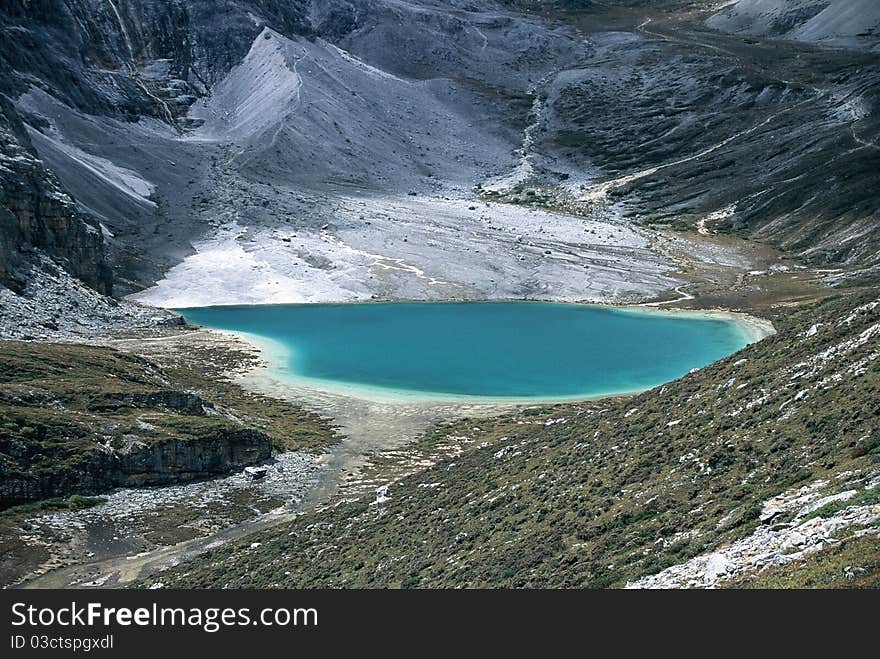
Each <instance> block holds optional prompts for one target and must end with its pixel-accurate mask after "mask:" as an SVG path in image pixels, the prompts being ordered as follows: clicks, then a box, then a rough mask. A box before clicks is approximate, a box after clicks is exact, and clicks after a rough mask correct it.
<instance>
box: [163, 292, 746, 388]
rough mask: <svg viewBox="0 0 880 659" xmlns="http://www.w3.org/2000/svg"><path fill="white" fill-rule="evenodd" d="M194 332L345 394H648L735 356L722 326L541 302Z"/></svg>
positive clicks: (351, 310) (282, 316) (248, 316)
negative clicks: (238, 341)
mask: <svg viewBox="0 0 880 659" xmlns="http://www.w3.org/2000/svg"><path fill="white" fill-rule="evenodd" d="M178 311H180V312H181V313H182V314H183V315H184V317H185V318H186V319H187V320H188V321H190V322H192V323H196V324H199V325H205V326H208V327H213V328H216V329H224V330H233V331H239V332H247V333H250V334H255V335H258V336H261V337H265V338H268V339H272V340H273V341H276V342H278V343H280V344H282V345H284V346H285V347H286V348H287V349H288V350H289V351H290V357H289V360H290V363H287V364H280V365H279V366H281V367H282V370H287V371H288V372H290V373H292V374H294V375H295V376H298V377H305V378H316V379H319V380H325V381H332V382H336V383H339V384H344V385H367V386H371V387H381V388H384V389H391V390H396V391H398V392H400V391H404V392H419V393H434V394H453V395H467V396H488V397H513V398H547V399H552V398H570V397H589V396H596V395H601V394H609V393H622V392H632V391H638V390H643V389H648V388H651V387H653V386H656V385H659V384H661V383H663V382H668V381H670V380H674V379H675V378H677V377H679V376H681V375H684V374H685V373H687V372H688V371H689V370H690V369H692V368H695V367H702V366H706V365H707V364H710V363H712V362H714V361H716V360H718V359H721V358H722V357H726V356H727V355H730V354H731V353H733V352H736V351H737V350H739V349H740V348H742V347H743V346H744V345H746V343H747V341H748V339H747V336H746V333H745V331H744V330H743V328H742V327H741V326H740V325H738V324H737V323H734V322H732V321H728V320H725V319H720V318H709V317H694V316H684V315H680V314H678V315H677V314H671V313H648V312H636V311H629V310H622V309H610V308H607V307H599V306H589V305H574V304H553V303H543V302H474V303H467V302H464V303H453V302H450V303H446V302H443V303H435V302H429V303H419V302H389V303H370V304H290V305H263V306H221V307H198V308H190V309H180V310H178Z"/></svg>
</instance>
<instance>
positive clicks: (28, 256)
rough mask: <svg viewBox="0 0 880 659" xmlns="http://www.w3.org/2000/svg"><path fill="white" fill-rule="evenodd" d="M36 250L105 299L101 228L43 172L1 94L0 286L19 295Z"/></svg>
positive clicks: (107, 277)
mask: <svg viewBox="0 0 880 659" xmlns="http://www.w3.org/2000/svg"><path fill="white" fill-rule="evenodd" d="M35 249H37V250H41V251H42V252H44V253H45V254H47V255H48V256H50V257H51V258H52V259H53V260H55V261H56V262H57V263H58V264H59V265H61V266H62V267H63V268H64V269H65V270H67V271H68V272H69V273H71V274H72V275H74V276H75V277H77V278H79V279H81V280H82V281H83V282H85V283H86V284H88V285H89V286H91V287H92V288H94V289H95V290H97V291H99V292H101V293H104V294H110V292H111V290H112V279H111V270H110V267H109V265H108V264H107V262H106V259H105V255H104V240H103V237H102V235H101V230H100V227H99V226H98V225H97V224H96V223H94V222H92V221H90V220H89V219H87V218H86V217H85V216H83V215H82V214H81V213H80V212H79V211H78V210H77V208H76V206H75V204H74V202H73V200H72V199H71V198H70V197H69V196H68V195H67V194H65V193H64V192H63V191H62V190H61V188H60V186H59V185H58V183H57V181H56V180H55V179H54V177H53V176H52V175H51V174H50V173H49V172H48V171H47V170H46V169H45V168H44V167H43V164H42V163H41V162H40V161H39V159H38V158H37V156H36V154H35V153H34V150H33V147H32V146H31V143H30V140H29V139H28V136H27V133H26V131H25V129H24V126H23V124H22V122H21V120H20V118H19V116H18V114H17V113H16V111H15V109H14V108H13V107H12V104H11V103H10V102H9V100H8V99H6V98H5V97H3V96H2V95H0V283H2V284H3V285H5V286H7V287H9V288H12V289H13V290H22V289H23V288H24V286H25V284H26V283H27V281H28V280H29V278H30V270H31V268H32V267H33V266H34V258H33V256H32V252H33V250H35Z"/></svg>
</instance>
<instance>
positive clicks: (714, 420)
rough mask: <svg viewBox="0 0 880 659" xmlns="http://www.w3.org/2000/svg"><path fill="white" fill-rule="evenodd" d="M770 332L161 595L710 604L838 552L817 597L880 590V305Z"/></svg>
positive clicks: (473, 430)
mask: <svg viewBox="0 0 880 659" xmlns="http://www.w3.org/2000/svg"><path fill="white" fill-rule="evenodd" d="M775 320H776V322H777V323H778V325H779V328H780V332H779V334H778V335H776V336H774V337H771V338H768V339H765V340H764V341H762V342H760V343H757V344H754V345H752V346H749V347H748V348H746V349H744V350H742V351H741V352H739V353H737V354H735V355H733V356H731V357H729V358H727V359H725V360H723V361H721V362H718V363H717V364H714V365H712V366H710V367H707V368H705V369H703V370H701V371H698V372H695V373H693V374H691V375H688V376H686V377H684V378H682V379H681V380H678V381H676V382H673V383H670V384H668V385H665V386H663V387H660V388H658V389H654V390H652V391H649V392H646V393H644V394H641V395H639V396H636V397H634V398H631V399H627V400H623V401H620V402H613V401H606V402H597V403H583V404H577V405H566V406H557V407H556V408H553V409H551V410H548V411H547V412H545V413H544V414H543V415H534V414H532V415H518V416H513V417H507V418H500V419H497V420H494V421H486V420H480V421H474V420H471V421H467V420H466V421H463V422H458V423H453V424H448V425H447V426H445V427H440V428H438V429H437V430H436V431H434V432H433V433H432V434H429V435H428V436H426V437H425V438H424V440H423V442H422V444H421V450H422V451H423V452H424V455H425V456H429V455H433V456H434V459H435V460H438V461H437V463H436V464H435V465H434V466H433V467H431V468H429V469H427V470H425V471H423V472H420V473H417V474H416V475H414V476H411V477H409V478H406V479H404V480H403V481H401V482H398V483H394V484H392V485H391V486H390V487H383V488H380V490H379V492H378V493H377V495H376V498H375V500H373V501H362V502H356V503H352V504H348V505H342V506H338V507H336V508H334V509H332V510H325V511H322V512H321V513H320V514H318V515H308V516H305V517H303V518H301V519H299V520H298V521H297V522H295V523H293V524H290V525H288V526H286V527H279V528H275V529H272V530H270V531H267V532H265V533H262V534H257V535H255V536H252V537H249V538H248V539H247V542H244V543H241V544H237V545H233V546H230V547H228V548H223V549H220V550H218V551H215V552H212V553H209V554H206V555H205V556H203V557H200V558H198V559H196V560H194V561H192V562H191V563H188V564H185V565H182V566H180V567H179V568H176V569H174V570H172V571H170V572H169V573H165V574H161V575H157V576H156V577H155V578H154V579H153V580H152V581H151V582H150V583H153V582H156V581H158V582H161V583H163V584H165V585H166V586H201V587H208V586H210V587H253V586H261V587H262V586H276V587H310V586H322V587H343V586H366V587H386V586H403V587H413V586H421V587H431V586H468V587H475V586H502V587H505V586H508V587H546V586H557V587H559V586H562V587H608V586H624V585H626V584H627V583H630V584H633V585H640V586H657V585H660V586H694V585H697V586H706V585H709V586H712V585H716V584H718V585H723V584H724V583H725V582H726V581H728V580H730V579H732V578H746V577H751V576H752V575H753V574H755V573H757V571H758V570H760V569H761V568H766V567H771V566H777V570H776V575H777V578H779V571H780V569H782V568H786V574H787V575H788V576H789V577H792V579H793V583H795V584H797V581H796V576H797V574H798V570H799V569H800V567H801V566H802V565H803V564H804V561H805V560H807V559H809V558H810V557H812V556H813V555H815V554H817V553H818V552H820V551H822V550H824V549H829V548H831V549H832V550H833V552H832V553H830V554H828V555H826V557H827V556H832V555H837V556H844V557H845V558H843V559H841V560H852V561H860V562H855V563H852V564H849V565H848V566H847V565H841V566H840V567H839V570H837V571H836V572H835V573H833V574H831V575H830V577H831V578H830V579H828V580H827V581H826V582H825V583H824V584H823V585H849V581H848V579H849V577H847V576H846V574H845V572H844V569H843V568H844V567H848V569H849V573H852V574H856V573H857V574H858V576H859V579H860V580H861V582H862V583H863V584H865V585H868V584H873V585H876V584H877V579H878V577H880V572H878V571H877V560H876V558H877V549H878V547H880V542H878V541H880V487H878V486H880V453H878V451H880V434H878V427H880V426H878V418H880V416H878V415H880V408H878V400H880V396H878V393H880V392H878V386H880V361H878V358H880V349H878V341H877V337H878V333H880V299H878V298H877V292H876V291H873V292H870V293H866V294H862V295H858V296H847V297H843V298H838V299H829V300H827V301H825V302H822V303H820V304H817V305H814V306H812V307H809V308H805V309H801V310H798V311H797V312H785V313H780V314H779V316H778V317H777V318H776V319H775ZM864 542H867V543H868V548H867V549H865V548H864ZM853 543H855V544H857V545H859V546H861V547H862V548H863V549H862V552H861V553H860V554H859V553H857V555H856V557H853V554H852V553H851V552H849V553H848V551H849V550H848V549H846V548H847V547H850V546H852V545H853ZM673 566H674V567H673ZM868 568H870V570H871V572H867V570H868ZM853 570H856V572H853ZM803 574H804V577H803V578H804V579H806V578H807V575H808V574H812V573H810V572H804V573H803ZM648 575H653V576H650V577H649V576H648ZM638 579H642V581H637V580H638ZM804 583H805V582H804V581H802V582H801V584H802V585H803V584H804ZM813 585H819V584H813Z"/></svg>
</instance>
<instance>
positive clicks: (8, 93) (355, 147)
mask: <svg viewBox="0 0 880 659" xmlns="http://www.w3.org/2000/svg"><path fill="white" fill-rule="evenodd" d="M720 4H721V3H717V4H713V3H710V4H709V5H706V3H697V2H685V1H680V2H672V1H671V0H670V1H664V2H661V3H645V2H640V1H636V0H631V1H624V0H621V1H620V2H614V3H607V2H603V3H594V2H553V3H532V2H505V3H495V2H490V1H488V0H481V1H480V2H476V3H474V2H469V3H464V2H454V3H448V2H445V3H439V2H433V1H431V0H419V1H411V2H398V1H391V0H383V1H379V2H367V1H366V0H349V1H346V2H329V1H328V0H311V1H305V0H303V1H301V2H249V1H238V2H231V1H230V2H222V3H214V2H202V1H201V0H187V1H183V0H142V1H139V2H131V1H129V0H116V1H114V2H97V1H96V0H41V2H28V3H24V2H18V1H15V2H11V3H8V4H7V5H6V6H4V8H3V10H2V12H0V25H2V30H0V34H2V38H3V40H4V42H3V45H4V48H3V49H2V55H0V58H2V66H3V68H2V73H0V78H2V82H0V85H2V86H0V90H2V93H3V95H4V97H5V98H6V99H7V100H6V101H5V104H4V106H3V107H4V115H5V116H6V117H7V120H6V121H7V124H8V125H9V126H12V127H15V126H18V128H16V129H15V131H12V132H15V135H16V136H15V138H14V139H12V138H11V137H8V136H7V137H5V138H4V144H5V145H6V146H4V149H8V150H9V153H10V154H11V155H10V156H9V158H15V157H17V156H15V153H16V149H18V147H16V146H15V145H16V144H21V145H23V146H22V147H21V148H24V149H25V150H26V151H27V152H28V153H30V154H31V157H32V158H34V157H38V158H39V160H40V161H41V163H42V165H41V167H44V168H45V169H48V170H50V171H51V172H53V173H54V175H55V176H56V177H57V179H58V181H59V182H60V184H61V185H62V186H63V190H64V191H65V192H66V193H67V194H68V195H69V196H70V197H71V198H72V199H73V200H75V211H76V216H77V217H78V218H79V219H78V220H76V221H71V226H74V227H76V226H81V225H83V223H85V225H88V226H92V227H96V226H98V227H100V229H101V230H100V235H99V236H97V237H93V238H91V240H93V241H102V242H103V247H101V246H100V245H97V244H96V245H95V246H93V247H92V248H90V249H93V251H95V254H91V253H86V252H84V251H83V249H84V247H83V246H78V245H77V240H78V239H77V238H76V237H73V236H72V237H71V238H70V240H68V239H67V238H63V239H61V240H60V241H59V242H62V243H64V244H65V245H68V244H70V247H69V249H70V250H73V251H76V250H79V251H78V252H77V255H78V257H79V258H75V259H74V261H78V262H77V263H74V262H73V261H69V259H68V271H69V272H70V273H71V274H73V275H74V276H75V277H80V278H82V279H84V280H85V281H86V282H87V283H89V284H90V285H97V286H99V288H101V289H102V291H106V288H107V280H108V276H109V275H108V273H107V270H106V267H105V266H104V265H102V264H103V263H106V264H107V265H108V266H112V272H113V275H112V278H113V283H114V286H115V288H114V290H115V292H116V294H117V295H119V296H122V295H126V294H129V293H133V292H137V291H140V290H142V289H144V288H145V287H147V288H148V290H147V291H146V292H145V293H144V294H143V295H142V296H141V298H140V299H142V300H144V301H146V302H149V303H153V304H163V305H170V304H203V303H218V302H219V303H223V302H261V301H262V302H268V301H275V302H278V301H307V300H356V299H369V298H371V297H373V296H375V297H392V298H394V297H403V298H425V299H435V298H448V297H473V298H485V297H522V296H527V297H549V298H553V297H559V298H561V299H588V300H605V301H627V300H635V299H639V298H645V297H651V296H656V295H658V294H660V293H662V291H663V290H668V289H671V288H673V287H675V286H676V285H679V284H680V283H681V280H679V279H676V278H675V277H674V276H673V275H672V273H673V272H674V270H675V268H676V265H677V264H676V263H674V262H672V261H671V260H669V259H668V258H666V257H665V256H663V255H658V254H656V253H652V252H651V247H650V246H651V243H652V234H651V230H650V229H649V228H647V227H654V228H656V227H672V228H682V227H691V228H700V230H701V231H705V232H713V231H720V232H734V233H738V234H740V235H747V236H751V237H756V238H758V239H760V240H765V241H768V242H771V243H772V244H774V245H777V246H779V247H781V248H783V249H785V250H787V251H789V252H791V253H793V254H795V255H797V256H799V257H801V258H802V259H804V260H805V261H806V262H808V263H809V264H811V265H813V266H814V267H816V268H821V269H823V270H828V271H833V272H826V273H824V274H825V275H826V276H827V277H828V278H829V280H830V281H831V283H839V282H841V281H856V282H859V281H860V282H866V281H872V280H873V279H874V278H876V271H877V268H878V263H877V261H876V258H877V253H878V251H880V250H878V249H877V247H878V245H877V244H876V242H875V240H874V239H875V237H876V235H877V232H876V231H873V230H872V229H873V228H875V227H876V223H877V212H878V208H877V200H876V198H875V197H874V195H872V194H871V190H873V189H874V188H875V187H876V184H877V181H876V180H875V179H874V177H875V176H876V172H877V171H880V170H878V168H877V166H876V165H877V162H878V158H880V154H878V149H877V146H876V145H875V143H874V141H873V140H874V137H873V136H874V135H875V134H876V132H877V125H876V113H875V112H874V106H875V105H876V94H877V86H876V81H877V79H878V63H877V61H876V55H875V54H872V53H870V52H866V50H867V51H869V50H870V49H861V50H859V49H847V48H843V49H837V50H833V51H832V50H826V49H820V48H817V47H816V46H814V45H812V43H810V44H807V43H799V42H796V41H780V40H779V39H777V37H779V36H783V37H787V36H790V35H788V34H787V33H785V34H783V33H782V32H780V31H779V30H776V31H772V30H771V31H766V34H764V32H760V31H758V32H755V30H751V32H755V34H756V35H757V36H748V37H743V36H741V34H740V32H741V30H739V28H737V29H736V30H734V29H733V28H732V27H730V26H728V25H727V24H726V23H725V25H720V24H719V25H716V23H719V21H722V19H723V18H724V17H725V16H732V15H733V13H736V15H740V14H742V15H745V14H749V15H752V14H754V11H753V10H755V11H757V10H756V9H755V8H756V7H758V5H759V4H760V3H745V2H741V3H738V4H737V5H733V6H730V7H726V8H723V9H721V8H720ZM771 4H773V3H771ZM800 4H803V3H800ZM800 4H799V3H798V2H796V1H795V0H788V1H787V2H786V3H780V2H776V3H775V4H773V7H777V6H779V7H783V8H784V9H785V12H788V13H791V12H795V13H797V11H800V10H797V11H795V10H796V9H797V7H800ZM815 4H817V6H818V5H820V4H821V5H823V6H826V5H827V7H825V9H823V10H822V11H821V12H820V13H819V14H816V16H817V17H822V16H824V17H825V18H823V19H822V20H823V21H824V23H823V24H825V23H827V24H829V25H830V24H833V25H838V24H839V25H843V24H844V23H846V24H847V25H849V24H850V23H852V12H851V11H849V10H848V9H847V10H846V11H844V9H842V8H841V7H839V6H838V5H839V4H840V3H815ZM792 8H794V9H792ZM719 10H720V13H719ZM789 10H791V12H790V11H789ZM523 11H526V12H531V13H522V12H523ZM763 11H764V10H763V9H761V12H763ZM768 11H769V10H768ZM772 11H773V12H776V9H773V10H772ZM780 11H782V10H781V9H780ZM750 12H751V13H750ZM761 12H758V13H759V14H761ZM765 13H766V12H765ZM771 13H772V12H771ZM788 13H786V16H787V15H788ZM801 13H802V12H801ZM774 15H775V14H774ZM798 15H800V14H798ZM860 15H864V16H867V18H865V20H868V19H870V16H871V15H866V14H864V13H862V14H860ZM761 16H763V14H761ZM828 17H832V18H833V17H840V20H836V19H835V20H834V21H831V20H830V19H828ZM847 17H849V18H847ZM706 19H708V20H709V25H710V26H712V27H706V26H705V25H704V22H705V20H706ZM826 19H828V20H826ZM844 19H846V20H844ZM725 20H726V19H725ZM731 20H732V19H731ZM755 20H758V19H755ZM761 20H765V19H761ZM766 20H769V19H766ZM766 20H765V22H766ZM774 20H775V19H774ZM810 20H812V19H810ZM722 22H723V21H722ZM868 22H870V21H869V20H868ZM737 25H739V24H737ZM866 25H867V23H866ZM716 27H717V28H718V29H724V30H728V31H732V32H733V33H732V34H729V35H728V34H724V33H722V32H718V31H717V30H716V29H715V28H716ZM829 29H830V28H829ZM834 29H835V30H843V28H842V27H835V28H834ZM866 29H868V28H866ZM759 32H760V34H759ZM866 38H867V37H866ZM823 43H824V42H823ZM843 45H844V46H846V44H843ZM22 126H23V127H24V132H22V129H21V127H22ZM16 131H17V132H16ZM12 132H10V131H7V134H9V135H12ZM31 147H33V148H31ZM4 152H5V151H4ZM754 154H762V155H761V157H759V158H755V157H754ZM827 163H833V168H831V169H830V170H829V169H827V168H825V167H823V165H825V164H827ZM41 171H42V170H41ZM41 176H43V174H41ZM16 177H17V178H16V180H21V179H22V178H23V177H24V175H23V174H21V173H19V174H16ZM472 189H476V190H477V192H478V193H479V195H480V196H482V198H483V200H484V201H485V202H486V203H482V204H480V203H475V202H476V198H475V196H474V194H473V192H472ZM498 201H503V202H515V203H516V204H518V205H519V207H520V208H521V209H522V212H521V213H520V215H519V216H518V217H517V218H516V219H513V218H509V216H508V214H509V213H510V211H507V210H503V209H502V207H500V206H499V205H498V204H497V203H495V202H498ZM8 203H13V202H8ZM413 203H415V204H421V205H422V206H423V207H424V208H425V209H429V210H427V211H426V212H425V213H419V214H418V215H417V216H416V217H415V218H414V220H415V221H409V219H408V218H403V219H401V218H400V217H399V216H400V215H401V210H400V209H401V206H409V205H412V204H413ZM438 206H442V210H441V209H440V208H438ZM547 208H554V209H562V210H564V211H565V212H566V213H574V214H575V216H578V217H579V219H577V220H575V219H573V218H572V217H571V215H567V214H563V215H559V214H557V213H554V212H548V211H547V210H546V209H547ZM438 213H442V214H443V217H444V220H443V221H439V222H435V221H434V220H433V217H434V216H435V215H437V214H438ZM69 214H70V215H71V217H72V216H73V214H74V211H73V210H71V211H69ZM446 218H448V220H447V219H446ZM634 224H635V225H637V226H638V227H641V228H637V229H634V228H633V226H634ZM548 227H553V229H551V230H550V231H549V234H550V235H548V233H547V232H546V231H545V229H546V228H548ZM633 231H635V232H636V233H637V234H639V235H638V236H634V237H628V236H625V237H624V239H623V240H619V239H618V236H619V235H620V234H628V233H631V232H633ZM90 235H92V234H90ZM26 238H27V240H31V239H33V240H35V241H36V242H35V243H33V244H34V245H35V246H36V247H38V248H41V245H42V243H40V242H39V240H38V237H36V236H27V237H26ZM21 240H24V238H22V239H21ZM27 244H28V245H30V244H31V243H30V242H28V243H27ZM463 244H464V245H465V246H464V247H463ZM634 246H637V247H638V249H636V250H633V249H632V247H634ZM47 249H48V247H47ZM65 249H68V248H65ZM13 251H15V253H16V255H20V254H21V253H22V250H21V249H19V248H16V249H15V250H13ZM49 251H51V250H49ZM62 251H63V250H62ZM98 251H102V252H103V254H104V256H102V255H101V254H98ZM56 252H58V250H57V249H56ZM451 254H455V255H456V257H457V258H456V259H455V260H452V259H450V255H451ZM51 256H53V255H52V254H50V257H51ZM54 256H55V257H57V258H60V259H61V261H60V262H61V263H62V265H64V259H65V258H67V257H66V256H65V255H64V254H61V253H60V252H58V253H56V254H54ZM572 257H574V258H572ZM9 258H11V257H7V259H6V260H9ZM15 258H18V259H20V256H16V257H15ZM459 258H460V259H463V261H459V260H458V259H459ZM102 259H103V261H102ZM28 260H29V263H32V264H34V266H33V267H37V266H39V263H41V261H40V260H39V259H38V258H36V257H28ZM223 263H229V264H235V267H234V268H231V269H229V270H228V271H223V270H222V269H220V268H218V266H219V265H220V264H223ZM453 263H455V266H454V267H453V265H452V264H453ZM19 269H20V268H19ZM99 271H100V273H99ZM233 273H235V274H236V275H237V276H238V277H240V278H241V281H242V282H244V283H241V284H239V283H238V282H237V280H236V278H235V277H233ZM502 273H503V274H502ZM35 276H36V275H35ZM98 279H100V283H99V282H98V281H97V280H98ZM196 281H198V282H200V283H205V284H206V285H207V286H209V287H210V288H213V289H214V291H215V292H212V293H210V294H209V295H207V296H204V297H199V298H188V299H183V298H182V296H181V294H180V291H181V290H192V289H194V288H195V286H194V282H196ZM432 282H434V283H432ZM437 282H442V283H437ZM500 282H504V285H501V283H500ZM567 282H574V283H573V284H571V286H570V289H569V288H567V284H566V283H567ZM157 283H158V284H159V285H158V286H157V287H155V288H151V289H150V288H149V287H151V286H153V285H154V284H157ZM556 290H558V291H559V293H554V292H553V291H556ZM57 294H58V295H60V296H63V295H64V291H63V290H59V291H58V292H57ZM218 296H219V297H218ZM7 297H8V302H7V303H6V305H8V306H10V307H12V306H14V305H15V304H16V300H15V299H13V298H11V297H9V296H7ZM31 297H32V296H31ZM56 306H59V307H61V306H63V305H61V304H58V305H56ZM16 308H18V307H16ZM128 312H129V316H132V317H136V316H138V314H137V313H136V312H135V311H134V310H131V309H128ZM22 315H23V314H22ZM28 331H29V332H30V333H31V334H34V333H35V332H34V331H31V330H28Z"/></svg>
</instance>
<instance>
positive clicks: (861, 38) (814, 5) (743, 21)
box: [706, 0, 880, 51]
mask: <svg viewBox="0 0 880 659" xmlns="http://www.w3.org/2000/svg"><path fill="white" fill-rule="evenodd" d="M706 24H707V25H709V26H710V27H713V28H716V29H719V30H724V31H726V32H734V33H741V34H754V35H760V36H772V37H781V38H783V39H792V40H797V41H806V42H810V43H818V44H822V45H830V46H844V47H849V48H864V49H869V50H875V51H876V50H878V49H880V7H878V6H877V3H876V2H872V1H871V0H821V1H818V0H794V1H793V0H739V1H738V2H733V3H730V4H729V6H728V7H726V8H724V10H722V11H721V12H720V13H718V14H716V15H715V16H713V17H711V18H710V19H709V20H708V21H707V22H706Z"/></svg>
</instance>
